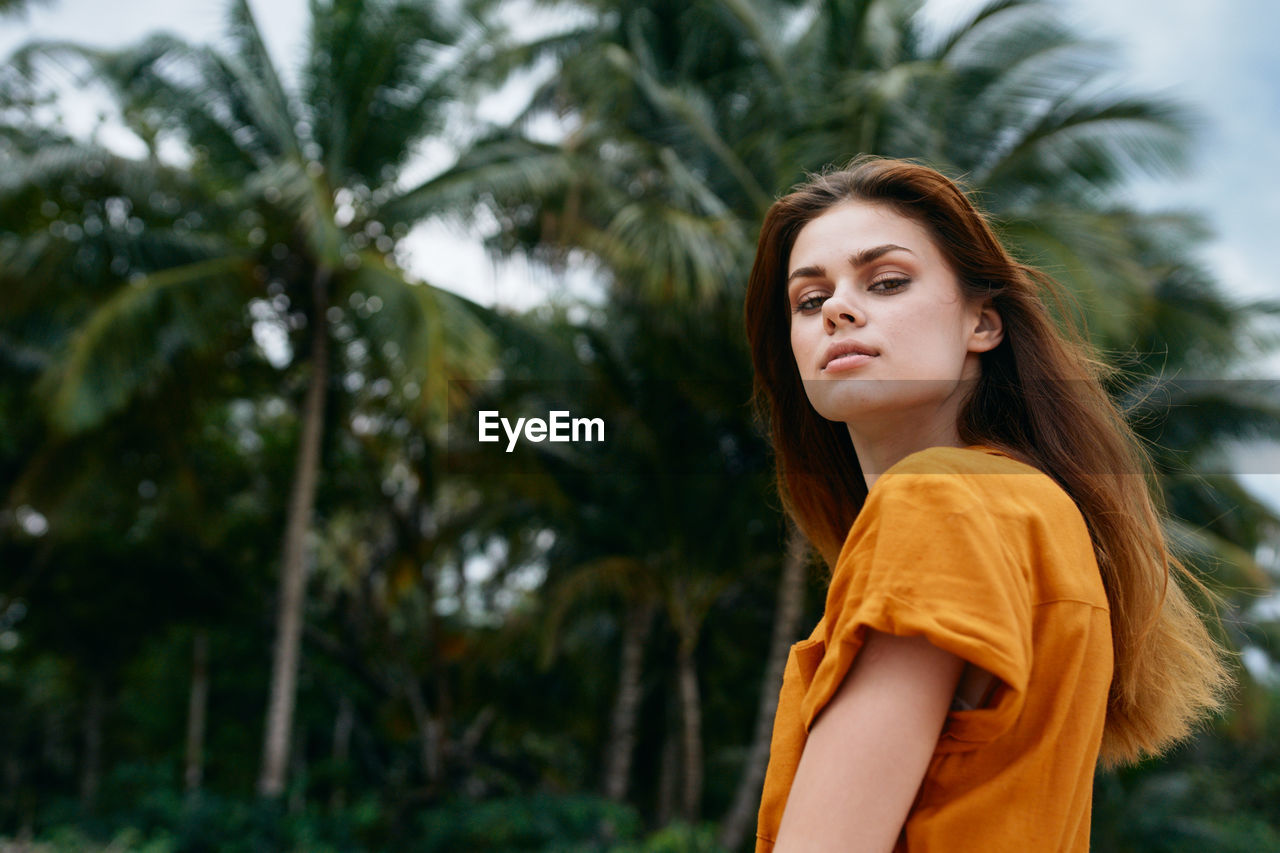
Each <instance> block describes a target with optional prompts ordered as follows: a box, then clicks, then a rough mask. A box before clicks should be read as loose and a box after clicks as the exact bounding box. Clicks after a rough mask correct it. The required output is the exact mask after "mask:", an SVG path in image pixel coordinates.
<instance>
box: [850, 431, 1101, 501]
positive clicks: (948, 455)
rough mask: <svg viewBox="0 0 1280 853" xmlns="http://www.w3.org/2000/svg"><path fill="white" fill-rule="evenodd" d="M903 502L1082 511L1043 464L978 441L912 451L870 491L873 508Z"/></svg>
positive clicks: (869, 498) (869, 499) (886, 472)
mask: <svg viewBox="0 0 1280 853" xmlns="http://www.w3.org/2000/svg"><path fill="white" fill-rule="evenodd" d="M873 498H874V500H873ZM902 500H905V501H906V502H907V503H909V504H911V505H913V506H916V507H921V508H923V507H928V506H934V507H937V508H939V509H947V508H949V509H952V510H960V509H968V508H973V507H976V506H981V507H985V508H987V509H995V508H997V507H1001V508H1009V509H1014V508H1017V507H1024V508H1027V507H1040V508H1043V509H1047V510H1053V511H1058V512H1067V511H1069V512H1072V513H1074V512H1078V510H1076V506H1075V502H1074V501H1073V500H1072V499H1071V497H1070V496H1069V495H1068V494H1067V493H1066V492H1065V491H1064V490H1063V489H1062V487H1061V486H1059V485H1058V483H1057V482H1056V481H1054V479H1053V478H1052V477H1050V476H1049V475H1048V474H1046V473H1045V472H1043V471H1041V470H1040V469H1039V468H1036V467H1034V466H1032V465H1029V464H1027V463H1026V462H1022V461H1019V460H1017V459H1014V458H1012V457H1011V456H1009V455H1008V454H1006V453H1004V452H1003V451H1000V450H995V449H993V448H989V447H983V446H977V445H974V446H970V447H930V448H927V449H925V450H920V451H917V452H916V453H912V454H911V455H909V456H906V457H904V458H903V459H901V460H899V461H898V463H897V464H895V465H893V467H891V468H889V470H887V471H885V472H884V474H882V475H881V476H880V477H879V478H878V479H877V480H876V483H875V486H874V487H873V488H872V490H871V493H870V494H869V495H868V505H869V506H871V505H875V504H880V503H884V502H891V503H897V502H899V501H902Z"/></svg>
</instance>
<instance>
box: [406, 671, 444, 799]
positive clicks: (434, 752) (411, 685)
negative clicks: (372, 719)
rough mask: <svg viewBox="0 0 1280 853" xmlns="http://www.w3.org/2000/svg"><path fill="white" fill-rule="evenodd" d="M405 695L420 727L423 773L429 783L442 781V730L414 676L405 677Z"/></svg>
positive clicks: (419, 736)
mask: <svg viewBox="0 0 1280 853" xmlns="http://www.w3.org/2000/svg"><path fill="white" fill-rule="evenodd" d="M404 690H405V696H406V697H407V698H408V699H409V710H410V711H412V712H413V720H414V723H415V724H416V725H417V727H418V747H419V750H420V753H419V754H420V756H421V759H422V775H423V776H425V777H426V779H427V782H428V784H432V785H434V784H435V783H436V782H439V781H440V778H441V776H442V775H443V773H442V767H441V763H440V752H441V750H440V732H439V726H438V725H437V723H436V721H435V720H434V719H432V717H431V712H430V710H429V709H428V708H427V701H426V700H425V699H424V698H422V689H421V687H419V686H418V679H417V678H415V677H414V676H412V675H411V674H410V675H406V677H405V688H404Z"/></svg>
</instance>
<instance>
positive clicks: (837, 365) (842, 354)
mask: <svg viewBox="0 0 1280 853" xmlns="http://www.w3.org/2000/svg"><path fill="white" fill-rule="evenodd" d="M878 355H879V353H877V352H875V351H874V350H872V349H871V348H870V347H867V346H864V345H862V344H858V343H854V342H853V341H842V342H840V343H835V344H832V345H831V346H830V348H828V349H827V354H826V357H825V358H824V359H823V361H822V370H823V372H824V373H836V372H839V371H842V370H850V369H852V368H855V367H861V366H862V365H864V364H866V363H868V362H869V361H871V360H872V359H873V358H875V357H876V356H878Z"/></svg>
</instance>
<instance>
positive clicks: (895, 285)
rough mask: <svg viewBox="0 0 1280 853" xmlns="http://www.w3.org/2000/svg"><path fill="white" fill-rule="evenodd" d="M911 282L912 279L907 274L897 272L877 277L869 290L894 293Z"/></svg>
mask: <svg viewBox="0 0 1280 853" xmlns="http://www.w3.org/2000/svg"><path fill="white" fill-rule="evenodd" d="M910 283H911V279H909V278H907V277H906V276H902V275H896V274H895V275H891V276H885V277H884V278H878V279H876V280H875V281H873V282H871V286H870V287H868V288H867V290H871V291H874V292H876V293H894V292H896V291H899V290H902V288H904V287H906V286H907V285H908V284H910Z"/></svg>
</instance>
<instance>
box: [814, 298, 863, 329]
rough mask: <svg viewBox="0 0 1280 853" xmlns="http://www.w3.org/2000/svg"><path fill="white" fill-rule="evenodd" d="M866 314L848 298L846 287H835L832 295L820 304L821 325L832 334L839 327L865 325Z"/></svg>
mask: <svg viewBox="0 0 1280 853" xmlns="http://www.w3.org/2000/svg"><path fill="white" fill-rule="evenodd" d="M866 322H867V315H866V312H865V311H864V310H863V309H862V308H861V306H859V305H857V304H856V303H855V302H854V300H853V299H851V298H849V289H848V288H847V287H836V290H835V292H834V293H832V294H831V295H830V296H828V297H827V298H826V299H825V300H824V301H823V303H822V325H823V326H825V327H826V330H827V331H828V332H834V331H835V330H836V329H838V328H839V327H840V326H843V325H854V326H863V325H866Z"/></svg>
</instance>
